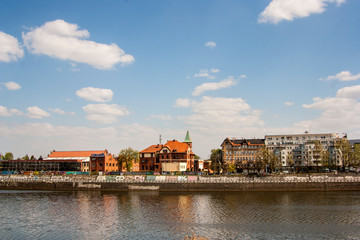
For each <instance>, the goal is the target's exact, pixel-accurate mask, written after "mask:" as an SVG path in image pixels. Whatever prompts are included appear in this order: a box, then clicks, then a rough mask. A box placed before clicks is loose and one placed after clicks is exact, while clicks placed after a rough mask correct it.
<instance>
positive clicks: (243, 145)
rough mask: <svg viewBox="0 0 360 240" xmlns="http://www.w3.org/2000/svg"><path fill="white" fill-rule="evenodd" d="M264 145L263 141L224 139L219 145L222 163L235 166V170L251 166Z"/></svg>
mask: <svg viewBox="0 0 360 240" xmlns="http://www.w3.org/2000/svg"><path fill="white" fill-rule="evenodd" d="M264 144H265V140H264V139H255V138H254V139H244V138H243V139H235V138H233V139H230V138H226V139H225V140H224V141H223V143H222V144H221V150H222V154H223V156H222V157H223V162H224V163H225V164H227V165H229V164H235V165H236V166H237V168H240V167H241V166H243V165H246V164H250V165H252V164H254V162H255V160H256V157H257V154H258V152H259V150H260V149H261V147H263V146H264Z"/></svg>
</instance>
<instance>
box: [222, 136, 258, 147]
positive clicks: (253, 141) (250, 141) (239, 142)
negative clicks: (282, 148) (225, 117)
mask: <svg viewBox="0 0 360 240" xmlns="http://www.w3.org/2000/svg"><path fill="white" fill-rule="evenodd" d="M227 141H229V142H230V143H231V145H242V144H244V143H246V144H248V145H264V144H265V139H255V138H254V139H245V138H244V139H229V138H226V139H225V140H224V141H223V143H222V144H221V146H222V145H223V144H224V143H225V142H227Z"/></svg>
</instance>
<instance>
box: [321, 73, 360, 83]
mask: <svg viewBox="0 0 360 240" xmlns="http://www.w3.org/2000/svg"><path fill="white" fill-rule="evenodd" d="M358 79H360V73H358V74H356V75H352V74H351V72H349V71H341V72H339V73H338V74H336V75H330V76H328V77H327V78H326V80H329V81H330V80H339V81H341V82H346V81H355V80H358ZM320 80H323V79H322V78H320Z"/></svg>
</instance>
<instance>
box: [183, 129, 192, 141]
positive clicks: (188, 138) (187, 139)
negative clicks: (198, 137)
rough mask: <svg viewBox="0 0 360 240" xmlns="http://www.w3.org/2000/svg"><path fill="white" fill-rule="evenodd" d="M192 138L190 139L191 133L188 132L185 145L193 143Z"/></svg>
mask: <svg viewBox="0 0 360 240" xmlns="http://www.w3.org/2000/svg"><path fill="white" fill-rule="evenodd" d="M191 142H192V141H191V138H190V134H189V131H187V132H186V136H185V140H184V143H191Z"/></svg>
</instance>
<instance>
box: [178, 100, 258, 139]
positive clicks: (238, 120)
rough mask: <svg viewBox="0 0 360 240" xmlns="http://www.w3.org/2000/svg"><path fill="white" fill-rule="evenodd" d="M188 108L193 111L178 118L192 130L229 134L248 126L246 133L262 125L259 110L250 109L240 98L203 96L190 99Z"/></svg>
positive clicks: (213, 133) (212, 133)
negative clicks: (197, 99)
mask: <svg viewBox="0 0 360 240" xmlns="http://www.w3.org/2000/svg"><path fill="white" fill-rule="evenodd" d="M190 109H191V111H192V112H193V113H192V114H191V115H189V116H183V117H181V118H180V119H182V120H183V121H184V122H185V123H187V124H188V125H190V126H191V127H192V129H193V130H196V131H200V132H202V133H208V132H211V135H215V134H220V135H224V134H230V133H234V132H235V131H242V130H243V129H244V128H249V129H248V130H246V132H247V133H248V132H249V130H250V129H251V127H254V126H263V125H264V122H263V121H262V120H261V119H260V115H261V111H259V110H252V109H251V107H250V105H249V104H247V103H246V101H245V100H243V99H242V98H221V97H208V96H204V97H202V98H201V100H199V101H192V102H191V103H190Z"/></svg>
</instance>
